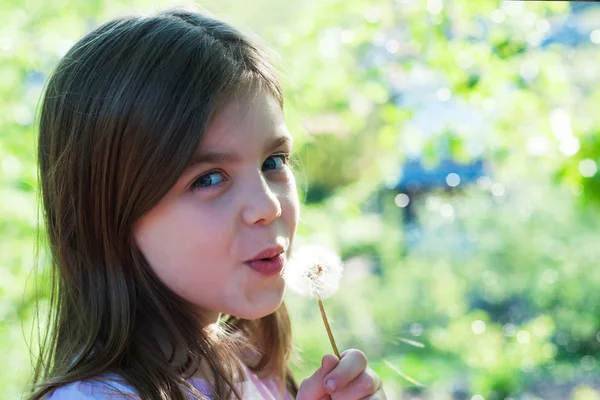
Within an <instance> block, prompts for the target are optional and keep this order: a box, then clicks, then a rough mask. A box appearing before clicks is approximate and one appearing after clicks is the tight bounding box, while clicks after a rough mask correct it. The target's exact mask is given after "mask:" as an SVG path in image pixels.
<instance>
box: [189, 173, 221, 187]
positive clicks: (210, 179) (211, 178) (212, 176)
mask: <svg viewBox="0 0 600 400" xmlns="http://www.w3.org/2000/svg"><path fill="white" fill-rule="evenodd" d="M225 181H226V178H225V175H223V173H222V172H217V171H215V172H209V173H208V174H206V175H202V176H201V177H200V178H198V179H196V181H194V183H193V184H192V188H194V189H200V188H207V187H211V186H215V185H218V184H219V183H221V182H225Z"/></svg>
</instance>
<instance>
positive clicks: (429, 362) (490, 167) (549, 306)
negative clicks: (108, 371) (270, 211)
mask: <svg viewBox="0 0 600 400" xmlns="http://www.w3.org/2000/svg"><path fill="white" fill-rule="evenodd" d="M196 5H201V6H202V7H204V8H205V9H207V10H210V11H212V12H214V13H215V14H216V15H217V16H219V17H220V18H222V19H225V20H226V21H229V22H231V23H233V24H234V25H236V26H237V27H239V28H240V29H242V30H244V31H246V32H253V33H254V34H256V35H258V36H260V37H261V38H262V40H263V41H264V42H265V43H267V44H268V45H269V46H270V47H271V48H272V50H273V54H274V56H275V58H276V62H277V65H278V67H279V69H280V70H281V71H282V72H283V75H284V84H285V87H286V96H287V105H286V116H287V120H288V126H289V127H290V129H291V130H292V131H293V133H294V135H295V138H296V143H297V152H296V157H297V160H298V161H299V162H300V164H301V166H300V167H299V168H298V169H297V178H298V182H299V187H300V191H301V197H302V199H303V202H304V205H303V210H302V221H301V225H300V227H299V232H298V234H299V237H298V241H299V242H306V243H308V242H311V243H314V242H317V243H321V244H325V245H327V246H329V247H331V248H333V249H335V250H336V251H339V252H340V254H341V255H342V257H343V259H344V261H345V263H346V273H345V278H344V282H343V285H342V288H341V289H340V291H339V292H338V293H337V294H336V295H335V296H334V297H333V298H331V299H328V300H327V301H326V302H325V306H326V308H327V309H328V312H329V314H330V317H331V319H332V320H333V324H332V325H333V330H334V334H335V335H336V338H337V340H338V342H339V343H338V345H340V347H342V348H348V347H356V348H360V349H362V350H363V351H365V353H367V355H368V357H369V359H370V362H371V364H372V367H373V368H374V369H375V370H376V371H377V372H378V373H379V374H380V375H381V376H382V377H383V379H384V382H385V387H386V390H387V392H388V398H390V399H415V400H416V399H436V400H437V399H440V400H443V399H457V400H462V399H465V400H467V399H469V400H486V399H489V400H492V399H513V400H514V399H575V400H598V399H600V392H599V391H598V390H599V389H600V378H599V374H598V371H599V366H598V358H599V354H600V290H599V288H600V267H599V265H598V264H599V260H600V218H599V217H600V173H599V172H598V171H597V169H598V164H599V163H600V106H599V104H600V85H599V83H600V72H599V65H600V55H599V53H600V5H597V4H593V3H588V2H571V3H568V2H516V1H508V2H499V1H472V0H452V1H449V0H345V1H343V0H304V1H296V2H283V1H278V0H252V1H242V0H237V1H234V0H220V1H217V0H213V1H210V2H200V3H196ZM172 6H192V7H193V6H194V3H191V2H189V3H185V2H172V1H166V0H165V1H158V0H153V1H150V0H135V1H117V0H111V1H108V0H107V1H99V0H86V1H67V0H52V1H46V2H41V1H39V0H19V1H16V0H0V109H1V110H2V112H0V359H1V360H2V362H1V363H0V365H1V367H0V388H1V389H0V392H1V393H0V399H2V400H5V399H6V400H8V399H15V398H18V397H19V393H20V390H21V388H22V386H23V385H24V384H25V382H26V381H27V379H28V375H29V372H30V360H29V357H30V353H29V350H28V347H27V345H26V341H25V338H26V337H28V336H29V330H30V327H31V321H32V316H33V313H34V308H33V304H34V302H33V301H34V299H35V296H36V288H35V286H34V285H33V284H32V280H31V276H30V273H31V269H32V265H33V263H34V257H33V254H35V253H34V248H35V238H36V224H37V202H36V189H37V182H36V169H35V142H36V134H35V121H36V110H37V108H36V107H37V106H38V99H39V96H40V93H41V91H42V88H43V85H44V82H45V80H46V78H47V76H48V74H49V73H50V71H51V70H52V68H53V66H54V65H55V64H56V62H57V61H58V59H59V58H60V56H61V55H63V54H64V53H65V52H66V50H67V49H68V48H69V47H70V46H71V45H72V44H73V43H74V42H75V41H76V40H77V39H78V38H80V37H81V36H82V35H83V34H84V33H86V32H87V31H89V30H90V29H93V28H94V27H96V26H97V25H98V24H100V23H103V22H105V21H107V20H108V19H110V18H112V17H116V16H120V15H123V14H132V13H140V12H141V13H150V12H152V11H155V10H159V9H163V8H167V7H172ZM40 290H41V289H40ZM41 293H42V295H41V296H42V297H43V293H44V292H43V291H42V292H41ZM287 302H288V304H289V306H290V308H291V314H292V319H293V323H294V334H295V337H296V344H297V347H298V353H299V355H300V358H301V361H300V362H299V363H298V364H297V365H296V366H295V370H296V372H297V375H298V378H300V379H301V378H304V377H305V376H307V375H308V374H310V373H311V372H312V371H313V370H314V369H316V368H317V367H318V365H319V363H320V359H321V356H322V354H323V353H325V352H330V349H329V343H328V340H327V336H326V333H325V330H324V328H323V327H322V323H321V320H320V314H319V312H318V307H317V305H316V304H315V303H313V302H312V301H309V300H306V299H303V298H299V297H297V296H295V295H293V294H289V295H288V296H287ZM411 341H417V342H419V343H422V344H423V345H424V347H421V346H418V345H411V344H410V343H411ZM399 371H401V372H403V373H405V374H408V375H410V376H411V377H412V378H414V379H416V380H418V381H419V382H421V383H422V384H423V385H425V387H419V386H417V385H413V384H411V383H410V382H408V381H407V380H405V379H403V378H402V377H401V376H400V373H399Z"/></svg>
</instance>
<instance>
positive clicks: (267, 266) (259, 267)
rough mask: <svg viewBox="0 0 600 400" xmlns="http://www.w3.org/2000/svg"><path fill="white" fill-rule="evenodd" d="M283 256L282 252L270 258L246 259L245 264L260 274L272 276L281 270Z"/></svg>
mask: <svg viewBox="0 0 600 400" xmlns="http://www.w3.org/2000/svg"><path fill="white" fill-rule="evenodd" d="M283 257H284V256H283V254H278V255H276V256H275V257H271V258H265V259H260V260H253V261H246V262H245V264H246V265H248V266H249V267H250V268H252V269H253V270H255V271H256V272H258V273H259V274H261V275H264V276H274V275H277V274H279V273H280V272H281V271H282V270H283V264H284V262H285V260H284V258H283Z"/></svg>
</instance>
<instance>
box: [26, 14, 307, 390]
mask: <svg viewBox="0 0 600 400" xmlns="http://www.w3.org/2000/svg"><path fill="white" fill-rule="evenodd" d="M248 89H250V90H251V91H254V90H267V91H268V92H269V93H270V94H272V95H273V96H275V97H276V98H277V99H278V100H279V102H280V104H281V105H282V106H283V97H282V91H281V87H280V84H279V82H278V78H277V73H276V71H275V69H274V68H273V66H272V65H271V64H270V63H269V62H268V60H267V57H266V56H265V54H264V52H262V51H261V50H260V49H259V48H258V47H257V46H256V45H254V44H253V43H252V42H251V41H249V40H248V39H247V38H246V37H245V36H243V35H242V34H241V33H240V32H238V31H236V30H235V29H233V28H232V27H230V26H229V25H227V24H225V23H223V22H220V21H218V20H215V19H213V18H211V17H207V16H204V15H200V14H197V13H193V12H188V11H183V10H169V11H165V12H161V13H158V14H156V15H154V16H151V17H124V18H119V19H116V20H113V21H110V22H108V23H106V24H104V25H102V26H100V27H98V28H97V29H95V30H93V31H92V32H90V33H89V34H87V35H86V36H84V37H83V38H82V39H81V40H79V41H78V42H77V43H76V44H75V45H74V46H73V48H72V49H71V50H70V51H69V52H68V53H67V54H66V55H65V56H64V58H63V59H62V60H61V61H60V62H59V64H58V66H57V67H56V69H55V71H54V72H53V74H52V76H51V77H50V79H49V81H48V83H47V86H46V89H45V93H44V97H43V103H42V108H41V115H40V123H39V124H40V125H39V129H40V131H39V148H38V151H39V155H38V157H39V160H38V161H39V178H40V183H41V187H40V189H41V204H42V208H43V216H44V219H45V224H46V228H47V235H48V244H49V246H50V250H51V256H52V265H53V274H54V275H53V279H52V295H51V303H52V307H51V315H50V319H49V324H48V329H47V331H46V335H45V340H42V341H41V344H40V347H41V348H40V355H39V358H38V360H37V362H36V365H35V372H34V377H33V384H34V385H33V389H31V392H30V394H29V395H28V398H29V399H42V398H44V396H46V395H47V394H48V393H51V392H52V390H54V389H55V388H58V387H60V386H63V385H66V384H69V383H71V382H74V381H78V380H85V379H100V378H101V377H103V376H107V375H106V374H116V375H118V376H119V377H121V378H123V379H124V380H126V382H127V383H128V384H129V385H131V386H132V387H133V388H134V389H135V390H136V391H137V394H138V395H139V397H140V398H142V399H148V400H166V399H169V400H183V399H185V398H186V397H185V393H186V392H188V391H189V390H191V389H192V388H191V387H190V386H189V384H188V383H187V380H186V378H188V377H189V376H190V375H191V374H192V373H194V371H195V370H196V369H197V368H198V360H203V362H204V361H205V362H206V363H207V364H208V366H209V368H210V371H211V373H212V375H213V376H214V380H215V382H214V383H215V384H214V395H215V396H216V398H219V399H225V398H229V397H230V396H231V395H232V394H236V395H238V396H239V393H238V391H237V389H235V384H234V376H235V374H236V372H238V371H239V370H240V365H239V362H238V357H237V355H236V352H231V349H232V346H233V347H235V345H236V343H241V342H244V343H247V344H250V345H252V346H253V347H254V348H255V349H256V350H258V352H259V355H260V356H259V357H258V359H257V360H256V362H255V363H254V364H252V365H250V367H251V369H253V370H254V371H255V372H257V373H259V374H265V375H267V374H269V375H274V376H276V377H278V378H279V379H280V382H281V383H282V385H285V386H286V388H287V390H289V391H291V392H292V393H294V394H295V392H296V391H297V388H296V384H295V382H294V380H293V378H292V376H291V374H290V371H289V368H288V367H287V364H286V363H287V359H288V355H289V353H290V348H291V343H290V340H291V339H290V325H289V317H288V315H287V311H286V309H285V305H282V306H281V307H280V308H279V309H278V310H277V311H276V312H275V313H273V314H271V315H269V316H266V317H264V318H261V319H259V320H254V321H248V320H242V319H237V318H233V317H230V318H228V319H227V324H226V327H227V328H226V329H225V330H226V331H227V332H228V334H227V335H217V336H218V337H217V339H215V338H214V337H213V336H211V335H210V334H207V332H205V331H204V330H202V329H200V328H199V327H198V324H197V318H198V317H199V316H198V315H196V314H195V313H194V311H193V310H192V307H191V305H190V304H187V303H186V302H185V301H184V300H183V299H181V298H179V297H178V296H176V295H175V294H174V293H172V292H171V291H170V290H169V289H168V288H167V287H166V286H165V285H164V284H163V283H162V282H161V281H160V280H159V279H158V278H157V277H156V276H155V275H154V274H153V273H152V270H151V268H150V267H149V266H148V264H147V262H146V260H145V259H144V257H143V256H142V254H141V252H140V251H139V249H138V248H137V247H136V245H135V243H134V240H133V239H132V225H133V224H134V222H135V221H136V220H137V219H138V218H140V217H141V216H142V215H144V214H145V213H146V212H148V211H149V210H150V209H152V208H153V207H154V206H155V205H156V204H157V203H158V202H159V200H160V199H161V198H162V197H163V196H164V195H165V194H166V193H167V192H168V191H169V190H170V188H171V187H172V186H173V185H174V184H175V182H176V181H177V179H178V177H179V176H180V174H181V173H182V171H183V170H184V169H185V167H186V165H187V164H188V163H189V161H190V160H191V157H192V155H193V153H194V151H195V150H196V149H197V147H198V145H199V143H200V139H201V137H202V134H203V132H204V131H205V128H206V127H207V124H208V123H209V121H210V118H211V116H212V115H214V113H215V112H218V107H219V104H222V103H223V102H224V101H225V100H226V97H228V96H231V95H233V94H235V93H240V92H241V91H247V90H248ZM236 337H237V338H238V339H239V338H241V341H240V340H238V339H235V338H236ZM165 342H166V343H168V350H167V351H160V350H158V349H160V348H162V347H164V343H165ZM159 343H160V344H159ZM161 346H162V347H161ZM181 354H183V355H184V357H181ZM196 395H199V394H198V393H196Z"/></svg>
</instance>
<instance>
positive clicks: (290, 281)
mask: <svg viewBox="0 0 600 400" xmlns="http://www.w3.org/2000/svg"><path fill="white" fill-rule="evenodd" d="M342 271H343V265H342V261H341V260H340V257H339V256H338V255H337V254H336V253H335V252H333V251H331V250H329V249H327V248H325V247H322V246H317V245H307V246H303V247H301V248H299V249H294V252H293V254H292V257H291V259H290V262H289V263H288V265H287V266H286V268H285V270H284V271H283V278H284V279H285V282H286V284H287V286H288V287H289V288H290V289H291V290H292V291H294V292H296V293H298V294H300V295H302V296H309V297H312V298H320V299H326V298H327V297H329V296H331V295H332V294H334V293H335V292H336V291H337V290H338V288H339V287H340V280H341V278H342Z"/></svg>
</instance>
